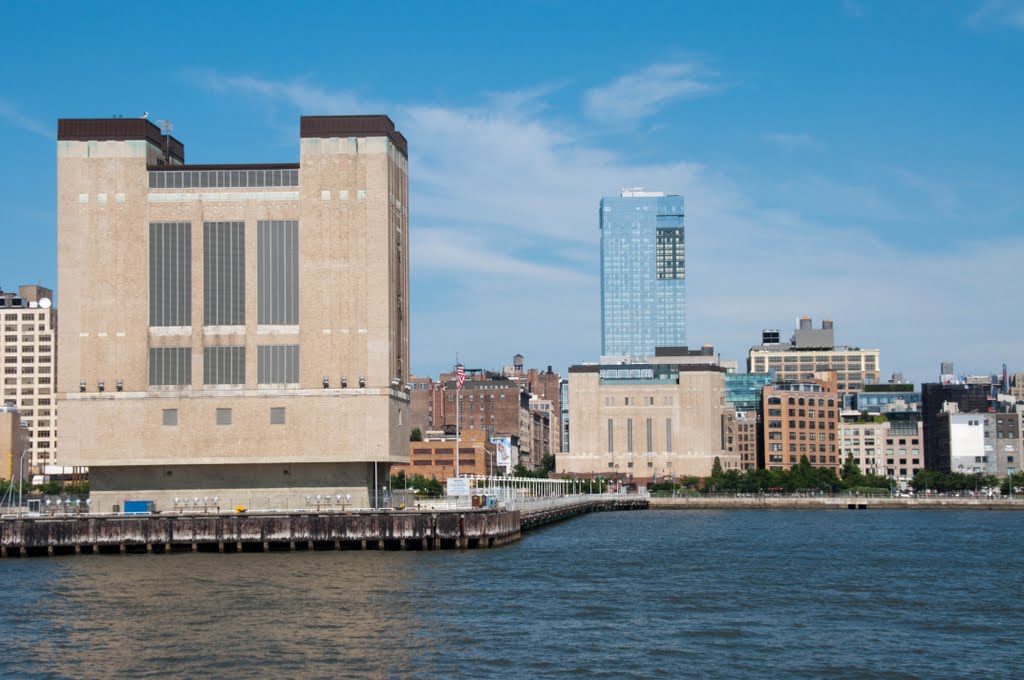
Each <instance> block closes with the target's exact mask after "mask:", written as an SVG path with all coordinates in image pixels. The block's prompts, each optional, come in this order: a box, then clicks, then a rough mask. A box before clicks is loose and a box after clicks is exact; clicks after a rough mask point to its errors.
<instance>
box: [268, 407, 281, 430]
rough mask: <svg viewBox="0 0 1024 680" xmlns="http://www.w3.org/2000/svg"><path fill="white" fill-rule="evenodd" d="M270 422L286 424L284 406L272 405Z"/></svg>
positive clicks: (272, 423)
mask: <svg viewBox="0 0 1024 680" xmlns="http://www.w3.org/2000/svg"><path fill="white" fill-rule="evenodd" d="M270 424H271V425H284V406H272V407H271V408H270Z"/></svg>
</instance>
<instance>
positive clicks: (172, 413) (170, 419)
mask: <svg viewBox="0 0 1024 680" xmlns="http://www.w3.org/2000/svg"><path fill="white" fill-rule="evenodd" d="M163 423H164V425H177V424H178V409H176V408H165V409H164V419H163Z"/></svg>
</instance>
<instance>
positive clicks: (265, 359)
mask: <svg viewBox="0 0 1024 680" xmlns="http://www.w3.org/2000/svg"><path fill="white" fill-rule="evenodd" d="M256 382H257V383H259V384H260V385H278V384H288V383H297V382H299V346H298V345H260V346H259V347H257V348H256Z"/></svg>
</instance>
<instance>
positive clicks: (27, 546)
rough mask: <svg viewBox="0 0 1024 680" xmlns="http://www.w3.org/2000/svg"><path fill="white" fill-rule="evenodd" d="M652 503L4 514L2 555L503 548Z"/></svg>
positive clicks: (600, 500)
mask: <svg viewBox="0 0 1024 680" xmlns="http://www.w3.org/2000/svg"><path fill="white" fill-rule="evenodd" d="M646 507H647V502H646V499H645V498H639V497H635V496H634V497H621V498H620V497H615V496H594V497H589V498H588V497H579V496H577V497H567V498H564V499H544V501H543V502H538V504H537V505H531V504H530V503H529V502H522V503H519V504H517V507H516V508H515V509H463V510H440V511H395V510H382V511H350V512H334V511H332V512H318V511H289V512H267V513H253V512H246V513H237V514H216V513H211V514H206V513H198V514H188V513H152V514H139V515H94V514H82V515H69V516H63V515H55V516H44V517H28V516H20V517H8V518H3V519H0V557H5V558H6V557H39V556H47V555H50V556H52V555H79V554H130V553H176V552H269V551H277V550H280V551H289V550H460V549H478V548H497V547H500V546H503V545H507V544H509V543H512V542H515V541H517V540H519V539H520V537H521V536H522V532H523V531H525V530H529V529H532V528H536V527H539V526H543V525H545V524H550V523H552V522H557V521H560V520H563V519H567V518H569V517H573V516H576V515H579V514H582V513H587V512H596V511H608V510H632V509H640V508H646Z"/></svg>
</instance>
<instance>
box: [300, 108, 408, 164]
mask: <svg viewBox="0 0 1024 680" xmlns="http://www.w3.org/2000/svg"><path fill="white" fill-rule="evenodd" d="M380 136H385V137H387V138H388V139H390V140H391V141H392V143H394V145H395V146H397V147H398V149H399V150H400V151H401V152H402V154H403V155H404V156H406V157H408V156H409V143H408V142H407V141H406V139H405V137H404V136H403V135H402V133H401V132H399V131H398V130H396V129H395V124H394V123H393V122H392V121H391V119H390V118H388V117H387V116H384V115H373V116H302V118H301V121H300V125H299V137H316V138H320V139H325V138H329V137H380Z"/></svg>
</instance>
